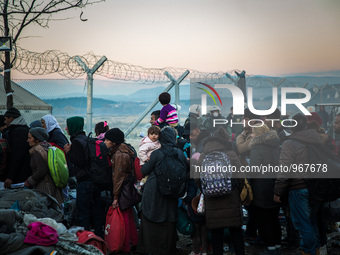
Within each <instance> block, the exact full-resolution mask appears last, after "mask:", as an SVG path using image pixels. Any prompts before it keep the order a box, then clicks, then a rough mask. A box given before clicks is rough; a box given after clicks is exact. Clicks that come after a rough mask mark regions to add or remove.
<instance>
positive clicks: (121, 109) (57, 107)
mask: <svg viewBox="0 0 340 255" xmlns="http://www.w3.org/2000/svg"><path fill="white" fill-rule="evenodd" d="M44 101H45V102H46V103H48V104H49V105H51V106H52V107H53V115H63V116H69V115H84V114H86V111H87V98H86V97H70V98H58V99H45V100H44ZM152 101H153V100H150V101H149V102H141V101H139V102H137V101H133V100H132V101H122V100H121V101H113V100H107V99H102V98H93V101H92V112H93V114H94V115H110V116H122V115H130V116H132V115H138V114H141V113H142V112H143V111H144V110H145V109H146V108H147V107H148V106H149V105H150V103H151V102H152ZM189 104H190V101H189V100H182V101H181V106H182V109H183V113H185V114H187V112H188V109H189ZM161 108H162V106H161V105H160V104H157V105H156V107H155V109H161Z"/></svg>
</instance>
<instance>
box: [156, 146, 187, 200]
mask: <svg viewBox="0 0 340 255" xmlns="http://www.w3.org/2000/svg"><path fill="white" fill-rule="evenodd" d="M160 151H161V152H162V153H163V158H162V160H161V161H160V163H159V164H158V165H157V167H156V178H157V185H158V190H159V192H160V193H161V194H162V195H163V196H164V197H166V198H170V199H171V198H180V197H183V196H184V195H185V193H186V187H187V183H186V179H187V166H186V164H185V163H184V162H182V161H181V160H180V159H179V155H178V153H182V152H179V150H173V151H172V152H170V153H167V152H164V151H163V150H162V149H160Z"/></svg>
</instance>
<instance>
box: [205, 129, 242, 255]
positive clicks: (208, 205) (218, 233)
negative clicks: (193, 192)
mask: <svg viewBox="0 0 340 255" xmlns="http://www.w3.org/2000/svg"><path fill="white" fill-rule="evenodd" d="M215 151H220V152H224V153H226V155H227V156H228V158H229V160H230V163H231V165H232V166H234V167H236V169H238V170H239V169H240V167H241V162H240V160H239V158H238V157H237V155H236V153H235V152H234V151H233V146H232V144H231V142H230V141H229V137H228V133H227V132H226V130H225V129H223V128H222V127H220V128H219V129H218V130H217V131H215V133H214V134H213V136H212V137H211V138H209V139H207V140H206V141H205V143H204V147H203V152H202V153H201V155H200V158H199V160H198V165H202V162H203V160H204V158H205V156H206V155H208V154H209V153H211V152H215ZM232 183H233V187H234V188H233V190H232V193H231V194H229V195H226V196H221V197H205V198H204V202H205V218H206V223H207V227H208V228H209V229H210V230H211V237H212V240H211V244H212V248H213V254H214V255H222V254H223V232H224V228H229V231H230V234H231V241H232V243H233V246H234V250H235V254H236V255H244V254H245V251H244V240H243V231H242V225H243V222H242V204H241V198H240V193H241V191H242V189H243V186H244V178H242V179H233V180H232ZM198 186H201V185H200V183H199V185H198Z"/></svg>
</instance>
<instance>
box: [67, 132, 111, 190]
mask: <svg viewBox="0 0 340 255" xmlns="http://www.w3.org/2000/svg"><path fill="white" fill-rule="evenodd" d="M72 145H75V148H77V152H76V153H77V159H76V160H73V163H74V165H75V166H77V167H78V168H81V169H84V170H85V171H86V172H87V174H88V175H89V176H90V177H91V180H92V181H93V182H94V183H95V184H97V185H100V186H102V187H105V186H106V187H107V188H108V187H109V186H110V185H112V168H111V161H110V158H109V156H108V153H109V149H108V148H107V147H106V145H105V143H104V141H102V140H99V139H97V138H93V137H91V133H90V134H89V135H88V136H79V137H76V138H74V139H73V141H72Z"/></svg>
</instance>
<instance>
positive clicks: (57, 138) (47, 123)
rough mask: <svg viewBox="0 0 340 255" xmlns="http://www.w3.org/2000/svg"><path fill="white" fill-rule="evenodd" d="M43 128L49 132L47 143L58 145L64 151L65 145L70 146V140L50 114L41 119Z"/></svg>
mask: <svg viewBox="0 0 340 255" xmlns="http://www.w3.org/2000/svg"><path fill="white" fill-rule="evenodd" d="M41 124H42V127H43V128H45V129H46V130H47V132H48V140H47V142H49V143H53V144H56V145H58V146H59V147H60V148H62V149H64V146H65V144H68V140H67V138H66V136H65V135H64V133H63V131H62V129H61V127H60V126H59V124H58V122H57V120H56V119H55V118H54V117H53V116H52V115H50V114H47V115H45V116H43V117H42V118H41Z"/></svg>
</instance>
